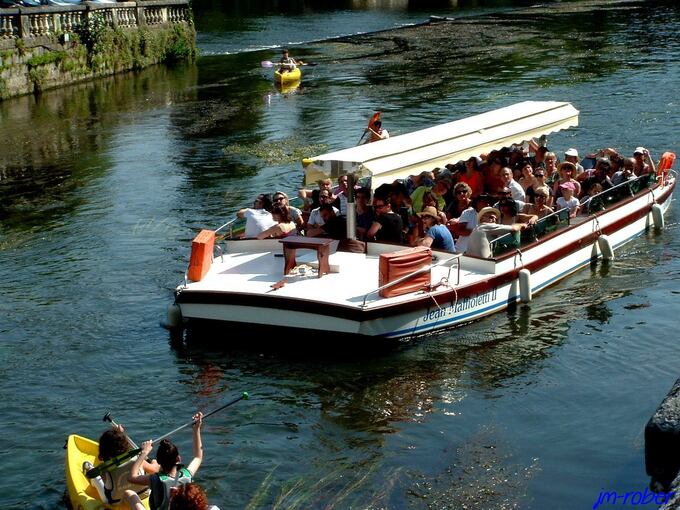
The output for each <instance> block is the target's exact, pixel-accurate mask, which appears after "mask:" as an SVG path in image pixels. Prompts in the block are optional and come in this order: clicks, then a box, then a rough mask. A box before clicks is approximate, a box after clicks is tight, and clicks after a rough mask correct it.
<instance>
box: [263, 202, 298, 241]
mask: <svg viewBox="0 0 680 510" xmlns="http://www.w3.org/2000/svg"><path fill="white" fill-rule="evenodd" d="M272 217H273V218H274V221H276V224H275V225H272V226H271V227H269V228H268V229H267V230H264V231H262V232H260V233H259V234H257V238H258V239H269V238H274V239H278V238H280V237H286V236H287V235H289V234H290V233H292V232H294V231H295V230H296V227H295V223H294V222H293V219H292V218H291V217H290V212H289V210H288V207H286V206H285V205H275V206H274V208H273V209H272Z"/></svg>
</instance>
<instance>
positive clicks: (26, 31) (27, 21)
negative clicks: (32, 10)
mask: <svg viewBox="0 0 680 510" xmlns="http://www.w3.org/2000/svg"><path fill="white" fill-rule="evenodd" d="M18 28H19V37H21V38H22V39H25V38H28V37H31V18H30V16H28V15H27V14H24V13H23V12H21V14H20V15H19V27H18Z"/></svg>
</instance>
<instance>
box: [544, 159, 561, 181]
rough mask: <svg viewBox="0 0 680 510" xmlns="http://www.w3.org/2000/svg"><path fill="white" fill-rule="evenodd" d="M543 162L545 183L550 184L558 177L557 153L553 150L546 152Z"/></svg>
mask: <svg viewBox="0 0 680 510" xmlns="http://www.w3.org/2000/svg"><path fill="white" fill-rule="evenodd" d="M543 162H544V163H545V175H546V178H545V179H546V183H547V184H550V185H552V184H554V183H555V181H556V180H557V179H559V178H560V174H559V172H558V171H557V155H555V153H554V152H546V153H545V159H544V161H543Z"/></svg>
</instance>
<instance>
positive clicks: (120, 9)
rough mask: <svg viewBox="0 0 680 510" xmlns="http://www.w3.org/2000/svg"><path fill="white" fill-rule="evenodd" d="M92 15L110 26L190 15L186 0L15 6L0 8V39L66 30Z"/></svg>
mask: <svg viewBox="0 0 680 510" xmlns="http://www.w3.org/2000/svg"><path fill="white" fill-rule="evenodd" d="M93 15H99V16H102V18H103V19H104V21H106V23H107V24H109V25H110V26H113V27H126V28H134V27H138V26H142V25H163V24H176V23H188V22H189V21H190V19H191V13H190V10H189V3H188V0H150V1H139V2H117V3H113V2H112V3H94V2H83V3H81V4H76V5H68V6H48V5H44V6H40V7H17V8H10V9H0V41H2V40H12V39H14V40H16V39H28V38H32V37H44V36H48V37H50V36H59V35H62V34H67V33H70V32H73V30H74V27H75V26H76V25H78V23H80V22H81V21H82V20H83V19H86V18H89V17H91V16H93Z"/></svg>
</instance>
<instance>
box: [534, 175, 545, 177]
mask: <svg viewBox="0 0 680 510" xmlns="http://www.w3.org/2000/svg"><path fill="white" fill-rule="evenodd" d="M534 175H535V176H536V177H545V174H534Z"/></svg>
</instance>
